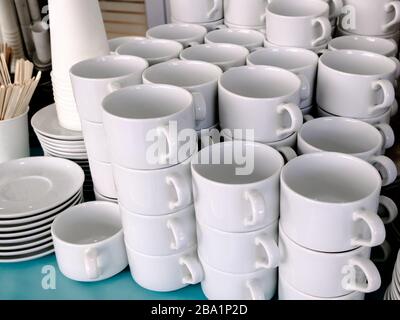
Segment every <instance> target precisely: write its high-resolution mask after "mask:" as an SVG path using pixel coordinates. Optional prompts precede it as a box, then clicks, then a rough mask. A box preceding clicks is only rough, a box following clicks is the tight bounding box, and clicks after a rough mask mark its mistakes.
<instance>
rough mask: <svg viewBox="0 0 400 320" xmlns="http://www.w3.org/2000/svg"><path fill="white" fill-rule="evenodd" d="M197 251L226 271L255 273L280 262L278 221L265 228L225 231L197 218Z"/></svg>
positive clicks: (203, 257)
mask: <svg viewBox="0 0 400 320" xmlns="http://www.w3.org/2000/svg"><path fill="white" fill-rule="evenodd" d="M197 241H198V252H199V255H200V256H201V257H202V259H203V261H204V262H205V263H207V264H209V265H210V266H213V268H215V269H217V270H219V271H222V272H227V273H234V274H243V273H252V272H256V271H258V270H262V269H267V270H269V269H275V268H277V267H278V265H279V259H280V254H279V248H278V244H277V242H278V222H274V223H272V224H271V225H269V226H268V227H265V228H263V229H260V230H257V231H253V232H244V233H229V232H223V231H220V230H217V229H214V228H212V227H209V226H207V225H205V224H202V223H201V222H200V221H199V220H197Z"/></svg>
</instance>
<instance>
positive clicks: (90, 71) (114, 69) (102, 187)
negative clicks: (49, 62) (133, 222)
mask: <svg viewBox="0 0 400 320" xmlns="http://www.w3.org/2000/svg"><path fill="white" fill-rule="evenodd" d="M147 67H148V64H147V62H146V61H145V60H144V59H142V58H138V57H131V56H116V55H110V56H104V57H99V58H93V59H89V60H84V61H81V62H78V63H77V64H75V65H73V66H72V68H71V71H70V75H71V83H72V88H73V91H74V96H75V101H76V104H77V108H78V112H79V116H80V119H81V123H82V130H83V136H84V140H85V146H86V149H87V153H88V158H89V164H90V171H91V174H92V179H93V184H94V188H95V192H96V195H97V198H98V199H99V200H109V201H113V202H115V201H116V199H117V197H118V196H117V192H116V189H115V184H114V178H113V172H112V166H111V158H110V150H109V148H108V146H107V142H106V133H105V130H104V126H103V111H102V105H101V104H102V101H103V99H104V98H105V97H106V96H107V95H108V94H110V93H111V92H113V91H115V90H118V89H120V88H123V87H126V86H130V85H137V84H140V83H142V73H143V71H144V70H145V69H146V68H147Z"/></svg>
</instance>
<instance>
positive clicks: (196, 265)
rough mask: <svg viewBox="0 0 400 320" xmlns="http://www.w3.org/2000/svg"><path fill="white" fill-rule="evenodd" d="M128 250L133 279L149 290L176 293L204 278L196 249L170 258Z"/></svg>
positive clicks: (190, 249) (193, 248)
mask: <svg viewBox="0 0 400 320" xmlns="http://www.w3.org/2000/svg"><path fill="white" fill-rule="evenodd" d="M126 249H127V253H128V259H129V267H130V269H131V273H132V277H133V279H134V280H135V281H136V282H137V283H138V284H139V285H140V286H141V287H143V288H145V289H147V290H151V291H158V292H169V291H176V290H179V289H182V288H184V287H186V286H188V285H191V284H197V283H199V282H200V281H202V280H203V278H204V273H203V268H202V266H201V264H200V261H199V260H198V257H197V252H196V247H192V248H189V249H187V250H185V251H182V252H180V253H178V254H175V255H169V256H149V255H145V254H141V253H139V252H136V251H134V250H133V249H132V248H129V247H128V246H127V247H126Z"/></svg>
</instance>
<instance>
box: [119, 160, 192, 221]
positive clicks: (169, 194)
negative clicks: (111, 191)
mask: <svg viewBox="0 0 400 320" xmlns="http://www.w3.org/2000/svg"><path fill="white" fill-rule="evenodd" d="M191 160H192V158H191V157H190V158H189V159H187V160H185V161H184V162H182V163H179V164H177V165H175V166H172V167H168V168H164V169H158V170H133V169H127V168H124V167H121V166H119V165H116V164H114V165H113V170H114V180H115V184H116V187H117V190H118V196H119V201H120V203H121V205H122V206H124V207H125V208H126V209H127V210H129V211H131V212H134V213H137V214H142V215H147V216H160V215H165V214H169V213H172V212H176V211H178V210H182V209H183V208H185V207H187V206H189V205H190V204H191V203H192V202H193V197H192V185H191V184H192V175H191V172H190V162H191ZM152 194H157V201H151V200H150V198H149V197H151V195H152Z"/></svg>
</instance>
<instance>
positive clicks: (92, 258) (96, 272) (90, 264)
mask: <svg viewBox="0 0 400 320" xmlns="http://www.w3.org/2000/svg"><path fill="white" fill-rule="evenodd" d="M98 258H99V255H98V252H97V249H96V248H88V249H87V250H86V251H85V257H84V260H85V261H84V263H85V270H86V275H87V276H88V278H89V279H92V280H95V279H97V278H98V277H100V274H101V270H100V267H99V264H98Z"/></svg>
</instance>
